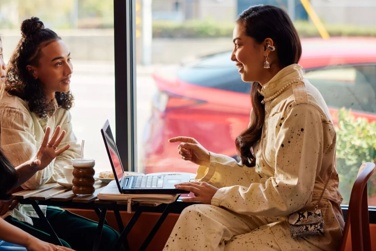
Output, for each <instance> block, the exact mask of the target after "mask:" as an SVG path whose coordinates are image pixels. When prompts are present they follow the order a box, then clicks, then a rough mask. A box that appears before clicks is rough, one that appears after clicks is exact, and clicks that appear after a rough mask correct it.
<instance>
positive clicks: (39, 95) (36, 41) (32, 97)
mask: <svg viewBox="0 0 376 251" xmlns="http://www.w3.org/2000/svg"><path fill="white" fill-rule="evenodd" d="M21 34H22V37H21V39H20V41H19V43H18V45H17V47H16V49H15V51H14V52H13V54H12V56H11V58H10V60H9V63H8V67H7V74H6V79H7V80H6V83H5V90H6V91H7V92H8V93H9V94H11V95H14V96H17V97H19V98H21V99H23V100H26V101H27V102H28V105H29V109H30V111H31V112H34V113H36V114H37V115H38V116H39V117H41V118H45V117H47V116H48V112H49V109H50V108H49V105H50V104H49V103H50V101H49V100H47V98H46V96H45V94H44V92H43V87H42V85H41V83H40V82H39V80H38V79H34V77H33V76H32V74H31V73H30V72H29V71H28V70H27V65H34V66H36V65H38V63H39V58H40V52H41V49H42V48H43V47H44V46H46V45H48V44H49V43H51V42H53V41H56V40H60V39H61V38H60V37H59V36H58V35H57V34H56V33H55V32H54V31H52V30H50V29H48V28H45V27H44V24H43V22H42V21H40V20H39V18H37V17H31V18H29V19H26V20H24V21H23V22H22V25H21ZM55 98H56V101H57V104H58V106H59V107H62V108H64V109H66V110H69V109H70V108H71V107H72V105H73V96H72V94H71V93H70V92H66V93H63V92H56V93H55Z"/></svg>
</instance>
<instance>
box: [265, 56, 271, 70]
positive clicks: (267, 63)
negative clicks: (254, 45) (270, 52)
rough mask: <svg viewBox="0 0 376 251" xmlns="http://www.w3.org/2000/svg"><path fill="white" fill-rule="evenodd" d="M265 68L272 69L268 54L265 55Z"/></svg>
mask: <svg viewBox="0 0 376 251" xmlns="http://www.w3.org/2000/svg"><path fill="white" fill-rule="evenodd" d="M264 69H270V63H269V61H268V56H265V61H264Z"/></svg>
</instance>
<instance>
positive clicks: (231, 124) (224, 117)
mask: <svg viewBox="0 0 376 251" xmlns="http://www.w3.org/2000/svg"><path fill="white" fill-rule="evenodd" d="M115 2H116V0H115ZM259 3H264V4H274V5H279V6H281V7H283V8H285V9H286V10H287V11H288V13H289V14H290V16H291V17H292V19H293V20H294V24H295V26H296V27H297V29H298V31H299V34H300V35H301V38H302V46H303V55H302V59H301V61H300V64H301V65H302V66H303V67H304V69H305V72H306V73H305V74H306V76H307V78H308V79H310V80H311V82H312V83H313V84H314V85H315V86H316V87H317V88H318V89H319V90H320V92H321V93H322V94H323V96H324V99H325V100H326V102H327V104H328V106H329V108H330V110H331V112H332V115H333V120H334V121H335V123H342V122H343V121H352V119H354V121H359V120H360V121H363V120H364V121H365V122H364V123H363V122H357V123H352V124H353V125H354V124H357V125H358V127H357V128H352V129H351V130H353V131H355V130H359V128H361V130H363V131H367V132H368V134H367V133H365V134H363V135H362V136H361V137H364V138H362V139H361V140H360V141H361V142H363V143H364V144H366V145H365V146H364V145H363V146H354V145H353V146H351V147H352V148H354V149H355V150H354V151H353V152H352V153H351V154H352V155H351V156H350V155H348V151H347V149H348V148H349V147H348V146H347V147H346V144H347V145H348V144H349V137H347V136H348V135H353V134H354V133H353V131H350V129H347V130H348V131H345V130H342V131H339V132H338V138H337V140H338V141H339V143H338V145H339V146H338V148H339V150H338V154H337V155H338V156H337V157H338V160H337V165H338V166H339V169H340V171H339V172H340V178H341V181H340V183H341V184H343V185H342V186H341V188H340V189H341V192H342V193H343V195H344V197H345V198H344V204H346V203H347V202H348V198H349V191H348V190H349V185H350V188H351V184H352V182H353V181H354V179H355V176H356V172H357V168H358V167H359V166H360V163H361V162H362V161H367V160H368V161H372V160H374V159H375V158H376V153H375V152H376V151H375V145H374V143H370V137H371V136H370V135H372V131H373V130H376V125H375V124H376V122H375V121H376V101H375V100H376V99H375V98H376V79H375V78H376V45H375V44H376V43H375V42H376V39H375V38H374V37H375V34H376V31H375V29H374V28H372V27H371V26H370V24H369V22H367V20H370V18H372V15H373V14H372V10H373V11H374V10H375V8H376V6H375V5H373V4H370V2H369V1H360V2H357V3H354V2H353V1H330V2H325V1H324V2H323V1H321V2H320V1H318V2H317V1H315V2H312V1H311V4H312V10H313V11H314V12H315V13H316V14H317V16H319V17H320V21H321V24H324V25H323V28H320V23H319V24H318V23H317V22H313V21H312V19H311V18H310V16H309V15H308V14H307V13H308V12H307V11H306V10H305V7H303V6H302V4H301V2H300V1H298V0H295V1H294V0H293V1H273V0H271V1H241V0H238V1H205V0H196V1H172V0H171V1H169V0H153V1H135V2H134V6H131V7H133V8H134V16H133V18H130V19H128V20H127V22H130V23H131V24H133V25H134V27H135V33H137V35H136V36H134V37H133V42H134V44H132V46H134V47H135V49H134V51H135V53H136V54H135V58H134V60H135V63H136V64H135V65H136V67H135V69H134V72H135V74H136V77H135V78H136V80H135V81H134V82H132V83H133V85H132V84H131V86H133V88H134V89H135V91H136V94H137V95H136V99H135V103H134V110H132V109H131V111H132V112H133V114H132V115H133V117H130V118H133V119H134V121H135V131H136V132H137V133H136V138H135V139H134V140H135V143H134V150H135V154H134V158H135V159H134V166H135V167H137V170H138V171H144V172H147V173H149V172H161V171H187V172H195V170H196V166H195V165H193V164H190V163H188V162H185V161H183V160H181V159H180V157H179V155H178V153H177V150H176V148H177V144H171V143H168V141H167V140H168V139H169V138H170V137H173V136H177V135H187V136H192V137H195V138H196V139H198V140H199V141H200V143H201V144H203V145H204V146H205V147H206V148H207V149H209V150H211V151H214V152H218V153H223V154H227V155H229V156H233V157H236V151H235V147H234V139H235V137H236V136H237V135H238V134H239V133H240V131H241V130H243V129H244V128H245V127H246V126H247V124H248V111H249V109H250V104H249V103H250V102H249V94H248V93H249V85H248V84H245V83H243V82H242V81H241V80H240V77H239V75H238V73H237V70H236V68H235V67H234V65H233V63H232V62H231V61H230V51H231V50H232V41H231V38H232V29H233V25H234V21H235V18H236V16H237V15H238V14H239V13H240V12H241V11H242V10H243V9H245V8H246V7H248V6H249V5H250V4H259ZM350 10H351V11H350ZM350 12H351V14H348V13H350ZM354 12H356V14H355V13H354ZM333 13H341V15H340V14H338V15H333ZM355 16H357V17H359V18H357V19H355V18H354V17H355ZM360 30H363V31H365V33H361V32H360ZM370 34H373V36H370ZM327 35H329V36H330V39H325V38H326V36H327ZM131 72H132V71H131ZM117 105H118V104H117ZM120 116H122V115H120ZM117 119H119V113H117ZM127 123H128V122H127ZM337 130H341V129H340V128H339V127H338V128H337ZM213 132H215V134H216V136H214V135H213ZM373 133H374V132H373ZM359 137H360V136H359ZM218 138H220V140H214V139H218ZM122 141H123V140H122ZM367 142H368V143H367ZM345 150H346V151H347V152H346V151H345ZM359 153H361V154H359ZM352 161H353V162H356V163H352ZM342 190H343V191H342ZM370 190H373V188H372V189H370ZM375 195H376V194H375V193H374V192H370V198H371V199H370V205H376V202H372V201H373V199H372V198H373V197H374V196H375ZM372 203H373V204H372Z"/></svg>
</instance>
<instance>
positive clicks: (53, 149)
mask: <svg viewBox="0 0 376 251" xmlns="http://www.w3.org/2000/svg"><path fill="white" fill-rule="evenodd" d="M50 133H51V128H50V127H47V129H46V133H45V134H44V138H43V141H42V144H41V146H40V148H39V150H38V152H37V155H36V157H35V158H34V160H32V163H31V166H33V167H36V168H37V169H38V170H42V169H43V168H45V167H46V166H48V164H50V162H51V161H52V160H53V159H54V158H56V157H57V156H59V155H60V154H61V153H62V152H64V151H65V150H67V149H69V145H65V146H62V147H60V148H59V149H58V147H59V145H60V142H61V141H62V140H63V138H64V136H65V131H61V127H60V126H58V127H56V130H55V132H54V134H53V135H52V137H51V139H49V137H50Z"/></svg>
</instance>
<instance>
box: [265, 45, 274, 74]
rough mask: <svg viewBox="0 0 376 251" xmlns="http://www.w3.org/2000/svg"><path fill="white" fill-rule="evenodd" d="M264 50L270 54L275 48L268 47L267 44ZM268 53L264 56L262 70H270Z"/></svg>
mask: <svg viewBox="0 0 376 251" xmlns="http://www.w3.org/2000/svg"><path fill="white" fill-rule="evenodd" d="M266 49H267V50H268V51H269V52H270V51H275V47H274V46H273V45H270V44H268V45H267V47H266ZM269 52H268V54H267V55H266V56H265V61H264V69H270V63H269V61H268V59H269Z"/></svg>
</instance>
